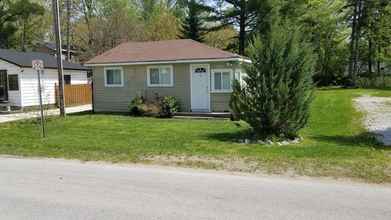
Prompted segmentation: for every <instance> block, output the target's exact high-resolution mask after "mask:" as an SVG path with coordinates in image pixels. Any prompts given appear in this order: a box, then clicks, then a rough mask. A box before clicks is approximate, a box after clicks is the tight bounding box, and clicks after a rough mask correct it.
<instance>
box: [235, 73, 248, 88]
mask: <svg viewBox="0 0 391 220" xmlns="http://www.w3.org/2000/svg"><path fill="white" fill-rule="evenodd" d="M246 77H247V74H246V73H245V72H243V70H241V69H238V70H236V72H235V79H236V80H238V81H239V83H240V85H242V86H244V85H245V84H246V82H245V81H244V79H245V78H246Z"/></svg>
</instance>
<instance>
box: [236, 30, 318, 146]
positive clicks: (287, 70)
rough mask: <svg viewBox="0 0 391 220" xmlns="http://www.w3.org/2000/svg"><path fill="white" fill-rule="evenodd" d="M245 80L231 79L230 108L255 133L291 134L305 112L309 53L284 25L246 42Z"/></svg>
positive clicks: (311, 67)
mask: <svg viewBox="0 0 391 220" xmlns="http://www.w3.org/2000/svg"><path fill="white" fill-rule="evenodd" d="M249 57H250V58H251V60H252V63H251V64H247V65H245V66H244V69H245V71H246V73H247V77H244V83H243V84H242V85H241V84H240V83H239V82H237V81H236V82H235V83H234V91H233V93H232V96H231V101H230V107H231V109H232V110H233V111H234V113H235V115H236V116H237V117H239V119H242V120H244V121H246V122H247V123H248V124H249V125H250V126H251V127H252V128H253V131H254V133H255V134H256V136H257V138H269V137H279V138H293V137H295V136H297V134H298V131H299V130H300V129H301V128H303V127H304V126H305V125H306V123H307V120H308V117H309V108H310V103H311V101H312V94H313V84H312V75H313V72H314V64H315V59H314V57H315V56H314V54H313V52H312V49H311V48H310V47H309V45H308V44H307V43H305V42H303V41H302V40H301V36H300V34H299V30H297V29H295V28H291V27H290V26H288V25H282V26H277V25H274V26H272V28H271V31H270V33H268V34H267V35H265V36H263V37H262V38H260V37H257V38H255V39H254V40H253V42H252V44H251V45H250V47H249Z"/></svg>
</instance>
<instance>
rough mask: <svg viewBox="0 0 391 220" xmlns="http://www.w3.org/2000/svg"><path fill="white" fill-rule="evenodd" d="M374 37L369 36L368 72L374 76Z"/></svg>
mask: <svg viewBox="0 0 391 220" xmlns="http://www.w3.org/2000/svg"><path fill="white" fill-rule="evenodd" d="M372 51H373V46H372V39H371V37H368V74H369V76H371V77H372Z"/></svg>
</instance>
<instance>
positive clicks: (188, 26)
mask: <svg viewBox="0 0 391 220" xmlns="http://www.w3.org/2000/svg"><path fill="white" fill-rule="evenodd" d="M210 10H211V9H210V8H209V7H207V6H205V5H203V4H202V3H199V2H197V1H196V0H189V1H188V2H187V15H186V17H185V19H184V21H183V25H182V36H181V37H182V38H185V39H193V40H195V41H199V42H202V41H203V35H204V34H205V31H206V29H205V27H204V22H205V20H204V18H203V13H206V12H209V11H210Z"/></svg>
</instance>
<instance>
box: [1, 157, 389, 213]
mask: <svg viewBox="0 0 391 220" xmlns="http://www.w3.org/2000/svg"><path fill="white" fill-rule="evenodd" d="M0 219H83V220H84V219H170V220H175V219H186V220H189V219H197V220H199V219H257V220H258V219H300V220H303V219H315V220H316V219H354V220H359V219H371V220H375V219H388V220H389V219H391V188H388V187H385V186H376V185H365V184H352V183H347V182H345V183H338V182H326V181H314V180H312V181H309V180H294V179H288V178H287V179H283V178H275V177H250V176H234V175H228V174H222V173H213V172H202V171H194V170H183V169H173V168H156V167H143V166H130V165H129V166H116V165H105V164H91V163H87V164H81V163H78V162H75V161H64V160H38V159H17V158H5V157H1V158H0Z"/></svg>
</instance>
